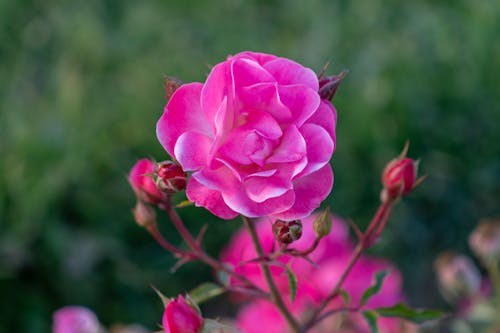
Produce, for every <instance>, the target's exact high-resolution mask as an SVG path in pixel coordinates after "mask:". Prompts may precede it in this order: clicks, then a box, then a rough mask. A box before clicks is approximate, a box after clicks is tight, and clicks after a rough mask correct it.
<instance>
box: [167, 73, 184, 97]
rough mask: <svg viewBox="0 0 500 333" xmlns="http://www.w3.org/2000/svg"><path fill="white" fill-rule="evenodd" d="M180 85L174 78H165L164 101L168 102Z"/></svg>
mask: <svg viewBox="0 0 500 333" xmlns="http://www.w3.org/2000/svg"><path fill="white" fill-rule="evenodd" d="M181 85H182V82H181V81H180V80H178V79H176V78H175V77H170V76H167V77H166V78H165V99H166V100H167V102H168V101H169V100H170V97H172V95H173V94H174V92H175V91H176V90H177V89H179V87H180V86H181Z"/></svg>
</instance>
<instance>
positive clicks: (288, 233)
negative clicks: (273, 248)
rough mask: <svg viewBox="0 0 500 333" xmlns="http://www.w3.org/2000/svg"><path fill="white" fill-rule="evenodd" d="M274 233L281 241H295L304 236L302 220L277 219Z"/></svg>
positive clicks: (286, 242)
mask: <svg viewBox="0 0 500 333" xmlns="http://www.w3.org/2000/svg"><path fill="white" fill-rule="evenodd" d="M273 234H274V238H275V239H276V240H277V241H278V242H279V243H282V244H290V243H293V242H295V241H296V240H298V239H299V238H300V237H301V236H302V222H301V221H300V220H293V221H282V220H277V221H276V222H274V224H273Z"/></svg>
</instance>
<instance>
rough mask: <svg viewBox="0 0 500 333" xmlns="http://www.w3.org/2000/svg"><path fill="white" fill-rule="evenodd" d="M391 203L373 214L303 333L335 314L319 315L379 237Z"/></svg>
mask: <svg viewBox="0 0 500 333" xmlns="http://www.w3.org/2000/svg"><path fill="white" fill-rule="evenodd" d="M393 203H394V202H393V201H390V200H389V201H384V202H382V203H381V204H380V206H379V208H378V209H377V212H376V213H375V215H374V216H373V219H372V221H371V222H370V225H369V226H368V228H367V229H366V231H365V233H364V234H363V237H362V238H361V239H359V241H358V244H357V245H356V248H355V249H354V252H353V253H352V255H351V257H350V258H349V262H348V263H347V266H346V268H345V270H344V272H343V273H342V275H341V276H340V278H339V280H338V281H337V284H336V285H335V287H334V288H333V289H332V291H331V292H330V294H328V296H327V297H326V298H324V299H323V301H322V302H321V303H320V305H319V306H318V307H317V308H316V310H314V312H313V313H312V315H311V317H310V318H309V320H308V321H307V322H306V323H305V324H304V331H305V332H306V331H307V330H308V329H310V328H312V327H313V326H314V325H316V324H318V323H319V322H320V321H321V320H323V319H325V318H327V317H328V316H330V315H332V314H334V313H336V311H330V312H327V313H325V314H323V315H321V313H322V312H323V311H324V310H325V308H326V307H327V305H328V304H329V303H330V302H331V301H332V300H333V299H335V298H336V297H337V296H338V295H339V294H340V292H341V288H342V285H343V284H344V282H345V280H346V279H347V277H348V276H349V273H350V272H351V271H352V268H353V267H354V265H355V264H356V262H357V261H358V259H359V258H360V257H361V255H362V254H363V252H364V251H365V250H366V249H368V248H369V247H370V246H371V245H373V243H374V242H375V241H376V239H377V238H378V236H380V233H381V232H382V230H383V228H384V227H385V225H386V224H387V221H388V219H389V215H390V212H391V208H392V205H393Z"/></svg>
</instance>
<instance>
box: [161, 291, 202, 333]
mask: <svg viewBox="0 0 500 333" xmlns="http://www.w3.org/2000/svg"><path fill="white" fill-rule="evenodd" d="M162 325H163V329H164V330H165V333H198V332H200V331H201V328H202V327H203V317H202V316H201V315H200V313H199V312H198V310H196V309H195V308H193V307H192V306H191V305H189V304H188V303H187V302H186V300H185V299H184V297H183V296H182V295H179V297H178V298H177V299H173V300H171V301H170V302H169V303H168V304H167V305H166V306H165V311H164V312H163V319H162Z"/></svg>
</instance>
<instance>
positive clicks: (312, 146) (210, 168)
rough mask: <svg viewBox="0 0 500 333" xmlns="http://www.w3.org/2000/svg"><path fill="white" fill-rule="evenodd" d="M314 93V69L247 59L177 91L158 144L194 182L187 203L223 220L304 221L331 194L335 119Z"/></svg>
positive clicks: (253, 56)
mask: <svg viewBox="0 0 500 333" xmlns="http://www.w3.org/2000/svg"><path fill="white" fill-rule="evenodd" d="M318 88H319V84H318V78H317V76H316V74H315V73H314V72H313V71H312V70H311V69H309V68H306V67H303V66H301V65H300V64H298V63H296V62H293V61H291V60H288V59H285V58H279V57H276V56H273V55H268V54H262V53H253V52H243V53H239V54H237V55H235V56H229V57H228V59H227V60H226V61H224V62H222V63H220V64H217V65H216V66H215V67H214V68H213V69H212V70H211V72H210V74H209V75H208V78H207V80H206V82H205V83H189V84H184V85H182V86H181V87H180V88H178V89H177V90H176V91H175V93H174V94H173V95H172V97H171V98H170V100H169V102H168V104H167V105H166V107H165V111H164V113H163V115H162V116H161V118H160V120H159V121H158V124H157V135H158V139H159V141H160V143H161V144H162V145H163V147H164V148H165V150H166V151H167V152H168V153H169V154H170V155H171V156H173V157H174V158H175V160H177V161H178V162H179V163H180V165H181V166H182V168H183V169H184V171H191V172H192V175H191V177H190V178H189V181H188V184H187V197H188V199H189V200H190V201H193V202H194V203H195V204H196V205H197V206H203V207H205V208H207V209H208V210H209V211H211V212H212V213H214V214H215V215H217V216H219V217H221V218H224V219H231V218H234V217H236V216H237V215H238V214H243V215H245V216H249V217H261V216H272V218H273V219H281V220H294V219H299V218H302V217H305V216H307V215H309V214H310V213H311V212H312V211H313V210H314V209H315V208H317V207H318V206H319V204H320V203H321V201H323V200H324V199H325V198H326V196H327V195H328V194H329V193H330V190H331V188H332V185H333V173H332V169H331V167H330V165H329V160H330V158H331V156H332V154H333V151H334V149H335V125H336V111H335V109H334V108H333V106H332V105H331V104H330V102H329V101H327V100H321V97H320V95H319V94H318Z"/></svg>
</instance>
